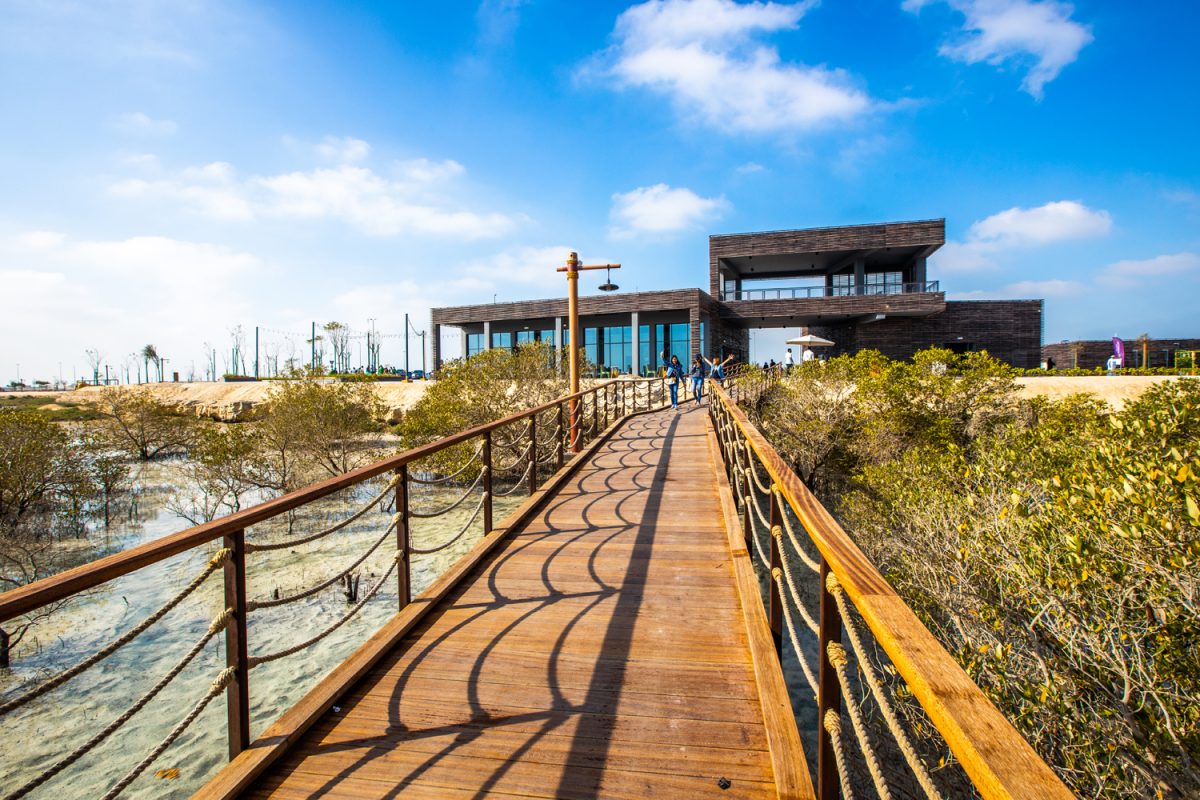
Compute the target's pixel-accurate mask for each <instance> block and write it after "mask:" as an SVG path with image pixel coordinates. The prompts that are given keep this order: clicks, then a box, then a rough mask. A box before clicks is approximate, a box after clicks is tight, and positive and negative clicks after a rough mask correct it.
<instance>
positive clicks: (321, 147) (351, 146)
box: [317, 136, 371, 164]
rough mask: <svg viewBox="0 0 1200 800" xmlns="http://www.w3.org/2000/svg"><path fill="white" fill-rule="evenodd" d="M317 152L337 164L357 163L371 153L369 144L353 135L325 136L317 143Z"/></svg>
mask: <svg viewBox="0 0 1200 800" xmlns="http://www.w3.org/2000/svg"><path fill="white" fill-rule="evenodd" d="M317 154H318V155H320V156H321V157H322V158H324V159H326V160H328V161H333V162H335V163H337V164H357V163H358V162H360V161H365V160H366V158H367V156H369V155H370V154H371V145H369V144H367V143H366V142H364V141H363V140H362V139H355V138H354V137H353V136H343V137H341V138H340V139H339V138H337V137H335V136H326V137H325V138H324V139H322V140H321V143H320V144H318V145H317Z"/></svg>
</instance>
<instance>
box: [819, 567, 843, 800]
mask: <svg viewBox="0 0 1200 800" xmlns="http://www.w3.org/2000/svg"><path fill="white" fill-rule="evenodd" d="M828 579H829V565H828V564H826V563H825V559H824V558H822V559H821V620H820V626H819V628H820V635H819V637H818V640H819V641H820V648H821V656H820V658H821V661H820V669H819V671H818V675H817V720H818V722H817V797H818V798H819V800H836V798H837V797H838V795H839V794H840V792H841V788H840V784H839V782H838V774H837V762H836V761H835V760H834V755H833V741H832V739H831V737H830V735H829V732H828V731H826V730H825V713H826V712H827V711H833V712H834V713H838V714H840V713H841V710H842V687H841V686H840V685H839V684H838V679H837V672H836V671H835V670H834V668H833V664H830V663H829V643H830V642H841V641H842V618H841V616H840V615H839V614H838V608H837V601H835V600H834V599H833V595H831V594H830V593H829V586H828V583H827V580H828Z"/></svg>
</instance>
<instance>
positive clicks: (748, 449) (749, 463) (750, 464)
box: [742, 441, 771, 494]
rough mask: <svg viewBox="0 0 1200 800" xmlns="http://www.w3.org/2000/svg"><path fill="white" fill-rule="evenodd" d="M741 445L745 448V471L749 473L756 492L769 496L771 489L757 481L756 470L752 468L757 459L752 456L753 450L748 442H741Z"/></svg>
mask: <svg viewBox="0 0 1200 800" xmlns="http://www.w3.org/2000/svg"><path fill="white" fill-rule="evenodd" d="M742 444H743V446H744V447H745V448H746V464H747V469H746V471H747V472H749V473H750V477H751V478H753V479H754V485H755V486H757V487H758V490H759V491H760V492H762V493H763V494H769V493H770V491H771V487H770V486H769V485H768V484H765V483H763V482H762V481H760V480H759V479H758V470H756V469H755V468H754V462H755V461H756V459H757V456H755V454H754V448H752V447H751V446H750V442H749V441H743V443H742Z"/></svg>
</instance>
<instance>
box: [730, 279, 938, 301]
mask: <svg viewBox="0 0 1200 800" xmlns="http://www.w3.org/2000/svg"><path fill="white" fill-rule="evenodd" d="M859 288H860V287H858V286H792V287H788V288H782V289H743V290H742V291H740V292H739V291H736V290H733V289H726V290H725V292H724V293H723V294H722V295H721V299H722V300H725V301H731V300H795V299H803V298H811V297H864V296H871V295H881V294H920V293H922V292H937V291H940V289H939V288H938V282H937V281H918V282H916V283H903V284H901V283H890V284H866V285H864V286H862V287H861V289H862V291H858V290H859Z"/></svg>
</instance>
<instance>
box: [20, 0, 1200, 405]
mask: <svg viewBox="0 0 1200 800" xmlns="http://www.w3.org/2000/svg"><path fill="white" fill-rule="evenodd" d="M1197 23H1200V6H1197V5H1196V4H1193V3H1187V2H1155V3H1144V4H1131V3H1125V2H1095V1H1092V2H1085V1H1084V0H1080V1H1079V2H1075V3H1073V4H1068V3H1064V2H1054V1H1052V0H1041V1H1040V2H1039V1H1035V0H859V2H853V3H851V2H844V1H843V2H837V0H824V2H820V3H817V2H802V3H765V4H764V3H735V2H733V1H732V0H697V2H683V1H682V0H655V1H653V2H648V3H642V4H633V5H630V4H624V3H586V4H581V3H564V2H559V3H552V2H536V1H535V0H530V1H529V2H517V1H516V0H487V1H485V2H483V3H457V4H456V3H439V4H429V3H411V4H408V3H399V4H371V3H361V4H351V3H305V4H292V3H258V4H253V3H245V4H243V3H228V2H219V1H216V2H149V0H140V1H137V2H120V1H119V0H114V2H105V3H99V2H98V3H82V2H54V1H53V0H47V2H39V3H21V2H7V3H3V4H0V115H2V116H0V118H2V119H3V121H4V124H3V125H0V175H3V176H4V179H3V180H2V181H0V292H2V294H3V297H4V301H5V302H4V306H5V309H4V313H3V315H2V316H0V381H3V382H5V383H7V381H8V380H9V379H11V378H13V377H15V375H16V365H17V364H18V363H20V364H21V377H22V378H25V379H26V380H28V379H31V378H39V377H40V378H48V379H49V378H53V377H55V376H56V375H57V373H58V369H59V366H58V365H59V363H60V362H61V363H62V365H63V367H62V369H63V373H64V375H65V376H66V377H68V378H69V377H70V374H71V371H72V369H75V370H77V371H78V372H79V373H82V372H84V371H85V370H86V367H85V364H86V360H85V357H84V350H85V349H96V350H99V351H100V352H101V353H102V354H103V355H104V357H105V360H106V361H107V362H108V363H109V364H111V365H112V367H113V368H114V369H122V364H123V363H125V362H126V361H129V360H130V359H129V354H130V353H132V352H134V351H136V350H139V349H140V348H141V347H142V345H144V344H146V343H148V342H149V343H154V344H155V345H157V347H158V348H159V350H160V352H162V354H163V355H165V356H167V357H168V358H170V359H171V362H170V364H169V366H168V369H172V370H173V369H180V370H181V371H183V373H184V375H185V377H186V375H187V373H188V371H189V370H190V369H191V365H192V364H193V363H194V364H195V369H196V370H197V372H199V371H202V369H203V367H202V364H203V361H204V353H205V352H206V349H207V348H206V347H205V343H207V344H208V345H209V346H211V347H213V348H215V349H217V350H218V351H221V352H225V351H227V350H228V348H229V343H230V338H231V337H230V330H231V329H232V328H233V327H234V326H236V325H242V326H243V328H244V329H245V330H247V331H249V340H250V341H252V340H253V328H254V326H255V325H259V326H262V327H263V328H266V329H270V330H271V331H285V332H294V333H295V334H296V335H302V334H303V333H304V332H305V331H307V330H308V326H309V323H310V321H312V320H317V321H318V322H323V321H327V320H330V319H337V320H341V321H343V322H346V323H348V324H349V325H351V326H352V327H353V328H355V329H358V330H362V329H365V328H366V327H367V326H368V320H369V319H371V318H374V319H375V324H376V326H377V327H379V328H381V329H383V330H384V331H386V332H388V333H392V334H399V333H400V331H401V330H402V327H403V315H404V313H405V312H408V313H410V314H411V315H413V318H414V320H415V321H416V323H417V325H418V327H425V325H426V324H427V320H428V309H429V308H430V306H434V305H453V304H459V303H468V302H487V301H489V300H491V299H492V298H493V297H496V298H497V299H523V298H528V297H542V296H557V295H561V294H562V289H563V287H562V284H561V276H559V275H557V274H555V273H554V272H553V268H554V266H555V265H557V264H559V263H561V262H562V260H563V258H564V257H565V255H566V253H567V251H568V250H571V249H574V250H578V251H579V253H580V255H581V256H582V257H583V258H584V259H585V260H588V261H593V260H603V261H620V262H622V263H623V264H624V265H625V266H624V268H623V269H622V272H621V274H620V277H619V279H618V281H617V282H618V283H620V284H621V286H622V288H623V289H630V290H632V289H635V288H636V289H641V290H648V289H666V288H676V287H681V286H701V287H704V288H706V287H705V284H706V282H707V236H708V234H710V233H732V232H741V231H752V230H771V229H779V228H793V227H807V226H819V225H838V224H852V223H866V222H878V221H885V220H903V219H921V218H930V217H945V218H946V226H947V238H948V240H949V243H948V245H947V246H946V248H944V249H943V251H941V252H940V253H939V254H938V255H937V256H935V257H934V258H933V259H932V260H931V264H930V269H931V277H934V278H937V279H940V280H941V281H942V287H943V288H944V289H945V290H946V291H947V293H948V296H949V297H950V298H952V299H954V298H957V299H973V298H980V299H982V298H1004V297H1044V298H1045V299H1046V319H1045V340H1046V341H1057V340H1060V339H1065V338H1079V337H1093V338H1095V337H1107V336H1111V335H1113V334H1114V333H1117V334H1121V335H1125V336H1135V335H1137V334H1140V333H1142V332H1143V331H1146V332H1149V333H1150V334H1151V335H1154V336H1164V337H1170V336H1186V335H1190V336H1196V335H1200V324H1198V323H1197V319H1198V318H1200V314H1198V313H1197V308H1198V306H1200V157H1198V156H1197V148H1196V140H1197V129H1198V127H1200V125H1198V123H1200V89H1198V88H1197V83H1198V81H1197V77H1198V76H1200V55H1198V54H1197V48H1196V47H1195V45H1194V41H1193V32H1194V31H1195V29H1196V27H1197ZM597 282H598V281H597ZM585 285H586V282H585ZM263 338H264V348H265V347H266V340H268V339H270V340H271V341H272V342H273V344H272V345H271V346H272V347H273V348H275V350H276V352H277V354H279V355H280V357H281V358H286V356H287V350H288V348H289V347H293V348H297V349H298V350H303V349H304V345H303V344H302V343H300V344H298V345H297V343H296V337H295V336H293V337H292V344H290V345H289V344H288V342H287V339H286V337H284V336H283V335H282V334H276V333H272V334H270V335H269V336H268V335H266V334H264V337H263ZM766 341H767V340H762V341H760V342H759V344H760V352H759V353H757V355H758V357H760V358H765V357H770V356H771V355H773V354H774V353H773V352H769V350H770V348H773V347H774V346H775V344H774V343H773V342H772V343H771V344H770V348H768V347H767V345H766V344H764V342H766ZM447 344H448V345H450V349H451V351H454V350H456V347H455V346H454V345H453V344H452V343H449V342H448V343H447ZM414 347H415V345H414ZM298 355H299V354H298ZM383 358H384V360H385V361H388V362H393V363H397V362H399V361H401V359H402V347H401V345H400V344H399V340H398V339H395V338H390V339H386V340H385V344H384V354H383ZM218 359H219V360H221V359H222V357H221V356H219V357H218ZM219 366H220V367H221V368H224V365H223V364H219Z"/></svg>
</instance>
